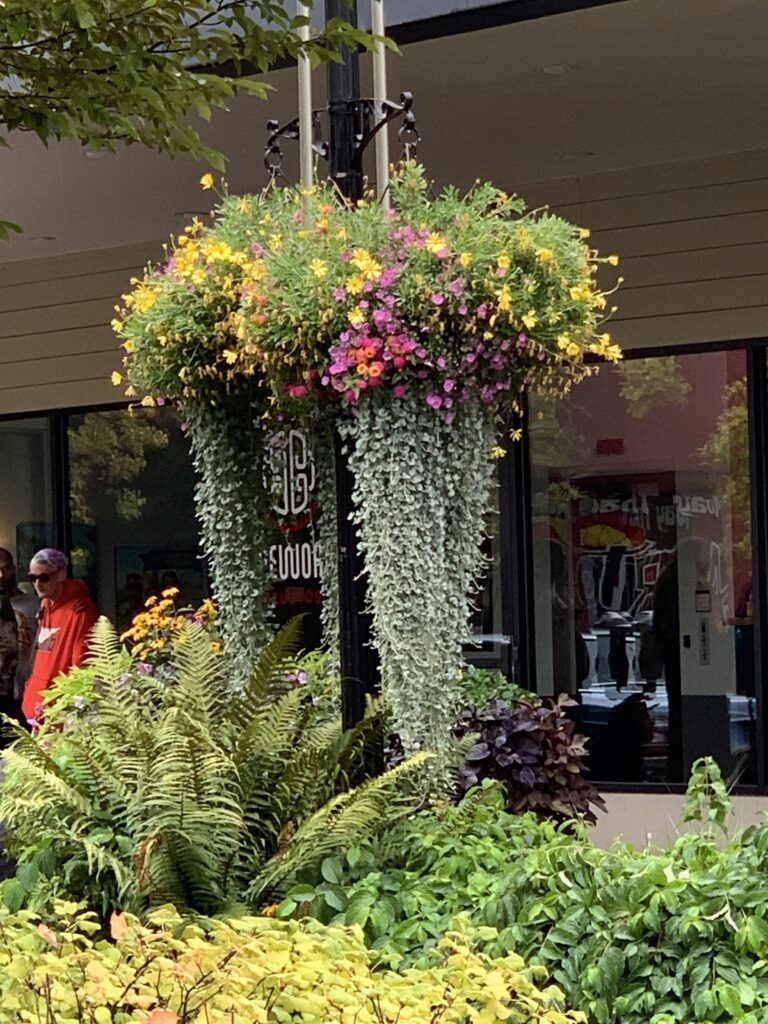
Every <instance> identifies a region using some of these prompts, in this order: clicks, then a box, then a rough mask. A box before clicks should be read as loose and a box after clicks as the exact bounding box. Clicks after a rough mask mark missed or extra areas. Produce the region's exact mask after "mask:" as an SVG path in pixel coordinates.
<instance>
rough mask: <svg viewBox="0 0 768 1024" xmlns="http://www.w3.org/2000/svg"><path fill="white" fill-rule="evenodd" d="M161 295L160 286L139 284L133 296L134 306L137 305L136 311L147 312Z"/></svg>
mask: <svg viewBox="0 0 768 1024" xmlns="http://www.w3.org/2000/svg"><path fill="white" fill-rule="evenodd" d="M159 295H160V289H159V288H157V287H154V288H152V287H150V286H149V285H146V284H141V285H139V287H138V288H137V289H136V291H135V293H134V296H133V302H134V306H135V307H136V312H137V313H146V312H147V311H148V310H150V309H152V307H153V306H154V304H155V303H156V302H157V300H158V297H159Z"/></svg>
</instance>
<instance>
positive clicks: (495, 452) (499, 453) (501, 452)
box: [491, 445, 507, 459]
mask: <svg viewBox="0 0 768 1024" xmlns="http://www.w3.org/2000/svg"><path fill="white" fill-rule="evenodd" d="M506 454H507V449H506V448H502V447H500V446H499V445H496V447H495V448H493V449H491V455H492V456H493V458H494V459H503V458H504V456H505V455H506Z"/></svg>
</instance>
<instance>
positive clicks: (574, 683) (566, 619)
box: [549, 540, 589, 697]
mask: <svg viewBox="0 0 768 1024" xmlns="http://www.w3.org/2000/svg"><path fill="white" fill-rule="evenodd" d="M549 567H550V579H551V582H552V676H553V679H552V683H553V688H554V693H555V694H558V693H568V694H570V695H571V696H574V697H575V696H577V695H578V692H579V687H580V686H581V684H582V683H583V682H584V680H585V679H586V678H587V676H588V675H589V651H588V650H587V645H586V642H585V640H584V637H583V636H582V635H581V633H580V631H579V630H578V629H577V628H576V619H575V615H574V612H573V602H572V596H571V593H570V588H569V581H568V565H567V562H566V556H565V549H564V547H563V545H562V544H561V543H560V542H559V541H555V540H550V542H549Z"/></svg>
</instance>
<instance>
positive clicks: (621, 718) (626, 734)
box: [589, 693, 653, 782]
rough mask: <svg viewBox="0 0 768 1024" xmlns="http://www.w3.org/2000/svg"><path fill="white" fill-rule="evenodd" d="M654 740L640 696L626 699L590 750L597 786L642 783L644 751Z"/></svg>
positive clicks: (643, 701)
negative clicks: (602, 784)
mask: <svg viewBox="0 0 768 1024" xmlns="http://www.w3.org/2000/svg"><path fill="white" fill-rule="evenodd" d="M652 737H653V718H652V717H651V713H650V711H649V710H648V705H647V704H646V703H645V700H644V699H643V697H642V696H641V694H639V693H632V694H630V695H629V697H626V698H625V699H624V700H623V701H621V703H620V704H619V705H617V707H615V708H614V709H613V710H612V711H611V713H610V715H609V716H608V722H607V724H606V726H605V728H604V729H603V730H602V732H600V733H599V734H598V736H597V737H596V739H595V741H594V743H593V744H592V746H591V753H590V757H589V769H590V771H591V773H592V775H593V777H594V778H595V779H598V780H599V781H600V782H643V781H644V779H645V775H644V772H643V747H644V746H645V744H646V743H649V742H650V741H651V739H652Z"/></svg>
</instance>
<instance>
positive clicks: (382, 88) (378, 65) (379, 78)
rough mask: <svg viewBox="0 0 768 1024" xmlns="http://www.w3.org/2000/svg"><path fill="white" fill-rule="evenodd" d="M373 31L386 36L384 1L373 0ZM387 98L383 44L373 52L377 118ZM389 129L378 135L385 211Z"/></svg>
mask: <svg viewBox="0 0 768 1024" xmlns="http://www.w3.org/2000/svg"><path fill="white" fill-rule="evenodd" d="M371 31H372V32H373V34H374V35H375V36H383V35H384V0H371ZM386 98H387V57H386V51H385V49H384V44H383V43H377V44H376V49H375V50H374V51H373V99H374V102H375V104H376V107H375V116H376V122H377V123H379V122H381V121H383V119H384V107H383V103H384V100H385V99H386ZM388 185H389V129H388V128H387V126H386V125H385V126H384V127H383V128H381V129H379V131H378V132H377V134H376V193H377V195H378V197H379V200H380V202H381V204H382V206H383V207H384V209H385V210H388V209H389V191H388Z"/></svg>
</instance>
